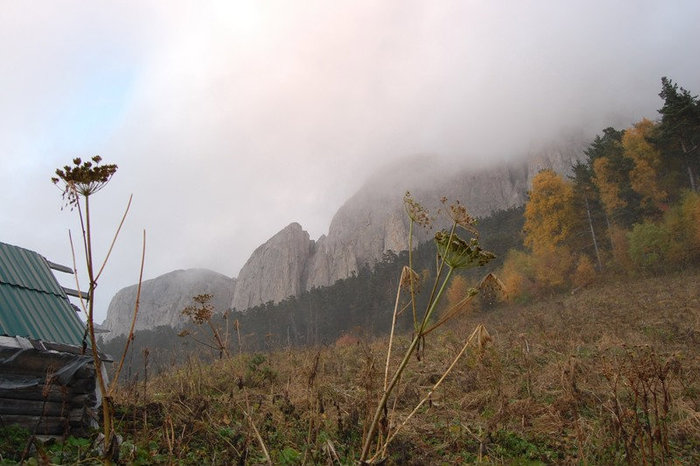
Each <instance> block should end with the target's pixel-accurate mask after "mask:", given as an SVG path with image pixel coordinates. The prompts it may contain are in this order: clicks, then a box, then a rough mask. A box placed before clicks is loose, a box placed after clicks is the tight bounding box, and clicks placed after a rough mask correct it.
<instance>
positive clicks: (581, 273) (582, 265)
mask: <svg viewBox="0 0 700 466" xmlns="http://www.w3.org/2000/svg"><path fill="white" fill-rule="evenodd" d="M595 277H596V270H595V267H593V262H592V261H591V259H590V257H588V256H586V255H585V254H581V256H579V258H578V264H576V270H574V276H573V277H572V281H573V282H574V285H576V286H586V285H588V284H589V283H591V282H593V280H595Z"/></svg>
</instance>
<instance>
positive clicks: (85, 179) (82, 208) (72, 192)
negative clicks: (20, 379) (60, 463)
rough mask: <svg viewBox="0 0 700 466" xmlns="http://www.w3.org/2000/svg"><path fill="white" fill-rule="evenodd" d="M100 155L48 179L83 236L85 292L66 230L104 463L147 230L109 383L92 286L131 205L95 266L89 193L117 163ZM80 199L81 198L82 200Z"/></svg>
mask: <svg viewBox="0 0 700 466" xmlns="http://www.w3.org/2000/svg"><path fill="white" fill-rule="evenodd" d="M101 163H102V157H100V156H99V155H95V156H94V157H92V158H91V159H90V160H86V161H83V160H82V159H81V158H79V157H76V158H74V159H73V165H65V166H64V167H63V168H62V169H61V168H59V169H57V170H56V171H55V175H56V176H54V177H52V178H51V182H52V183H53V184H55V185H56V186H59V188H60V189H61V191H62V194H61V197H62V198H63V200H64V202H65V205H66V206H69V207H70V209H71V210H74V209H75V210H77V211H78V217H79V219H80V228H81V233H82V240H83V249H84V256H85V265H86V269H87V276H88V290H87V295H84V294H82V293H81V292H80V283H79V280H78V273H77V265H76V261H75V248H74V246H73V240H72V236H71V235H70V231H69V238H70V244H71V251H72V252H73V269H74V272H75V280H76V287H77V289H78V292H79V293H78V295H79V296H80V298H79V299H80V305H81V307H82V309H83V311H84V312H85V315H86V332H85V338H86V339H87V340H89V342H88V341H84V342H83V347H84V348H85V347H87V346H88V345H89V347H90V350H91V353H92V359H93V363H94V365H95V373H96V378H97V383H98V388H99V390H100V393H101V397H102V414H103V417H102V423H103V429H104V431H103V434H104V449H103V451H104V455H103V461H104V463H105V464H110V463H111V461H112V458H113V457H114V456H116V455H117V452H118V448H117V445H116V441H115V439H116V436H115V435H114V414H113V409H112V396H113V394H114V390H115V388H116V386H117V381H118V379H119V374H120V372H121V370H122V367H123V365H124V359H125V357H126V353H127V351H128V349H129V344H130V343H131V340H132V339H133V334H134V325H135V323H136V316H137V314H138V308H139V299H140V294H141V280H142V277H143V264H144V258H145V251H146V232H145V231H144V232H143V248H142V252H141V271H140V274H139V281H138V286H137V292H136V302H135V303H134V311H133V314H132V320H131V328H130V331H129V337H128V338H127V340H126V344H125V347H124V351H123V353H122V357H121V359H120V360H119V364H118V366H117V369H116V371H115V373H114V376H113V379H112V381H111V383H109V382H108V381H107V378H106V377H105V376H104V375H103V372H102V368H103V366H102V359H101V356H100V354H99V351H98V348H97V341H96V339H95V324H94V303H95V289H96V288H97V283H98V280H99V278H100V276H101V275H102V272H103V271H104V268H105V266H106V265H107V261H108V260H109V256H110V254H111V253H112V249H113V248H114V244H115V243H116V240H117V237H118V236H119V232H120V231H121V228H122V226H123V225H124V220H125V219H126V215H127V213H128V212H129V207H130V206H131V199H132V197H131V196H130V197H129V202H128V203H127V206H126V209H125V210H124V214H123V215H122V218H121V221H120V222H119V226H118V227H117V229H116V231H115V233H114V236H113V238H112V242H111V244H110V246H109V249H108V251H107V253H106V254H105V258H104V260H103V261H102V264H101V265H100V267H99V269H98V268H97V267H96V266H95V262H94V254H93V247H92V243H93V238H92V224H91V218H90V215H91V208H90V198H91V196H92V195H94V194H95V193H97V192H98V191H100V190H101V189H102V188H104V187H105V186H106V185H107V183H109V181H110V180H111V179H112V176H113V175H114V174H115V173H116V171H117V165H114V164H105V165H102V164H101ZM81 201H82V202H81Z"/></svg>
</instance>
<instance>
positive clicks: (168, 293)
mask: <svg viewBox="0 0 700 466" xmlns="http://www.w3.org/2000/svg"><path fill="white" fill-rule="evenodd" d="M235 285H236V282H235V280H233V279H231V278H228V277H226V276H224V275H221V274H219V273H216V272H213V271H211V270H206V269H189V270H176V271H174V272H170V273H167V274H165V275H161V276H160V277H157V278H154V279H152V280H146V281H144V282H143V284H142V285H141V304H140V307H139V315H138V319H137V320H136V326H135V328H136V330H142V329H150V328H153V327H157V326H159V325H169V326H171V327H178V326H179V325H181V324H182V323H184V322H185V318H184V317H183V316H182V314H181V312H182V310H183V309H184V308H185V307H186V306H189V305H190V304H192V297H193V296H196V295H199V294H204V293H208V294H211V295H212V301H211V303H212V304H213V305H214V309H216V310H217V311H225V310H227V309H228V308H229V305H230V304H231V299H232V297H233V293H234V291H235ZM135 301H136V285H133V286H130V287H127V288H124V289H122V290H120V291H119V292H118V293H117V294H116V295H114V297H113V298H112V300H111V302H110V303H109V308H108V310H107V318H106V319H105V321H104V323H103V324H102V326H103V327H104V328H106V329H107V330H109V331H110V333H108V334H106V335H105V337H106V338H107V339H110V338H114V337H117V336H120V335H125V334H127V333H128V332H129V327H130V326H131V316H132V313H133V310H134V302H135Z"/></svg>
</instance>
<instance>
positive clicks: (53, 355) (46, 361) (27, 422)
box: [0, 346, 100, 435]
mask: <svg viewBox="0 0 700 466" xmlns="http://www.w3.org/2000/svg"><path fill="white" fill-rule="evenodd" d="M99 399H100V398H99V396H97V393H96V380H95V368H94V363H93V362H92V358H91V357H89V356H86V355H81V354H72V353H68V352H60V351H55V350H41V349H36V348H10V347H3V346H0V425H4V426H5V425H11V424H16V425H21V426H23V427H25V428H27V429H28V430H29V431H30V432H32V433H33V434H35V435H68V434H72V435H83V434H85V433H87V431H89V430H90V429H91V428H94V427H96V426H97V419H98V417H97V408H98V406H99V405H98V400H99Z"/></svg>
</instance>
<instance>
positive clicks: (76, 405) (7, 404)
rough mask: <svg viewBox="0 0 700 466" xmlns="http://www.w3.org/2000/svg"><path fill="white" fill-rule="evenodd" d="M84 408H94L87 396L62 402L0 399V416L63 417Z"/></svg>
mask: <svg viewBox="0 0 700 466" xmlns="http://www.w3.org/2000/svg"><path fill="white" fill-rule="evenodd" d="M85 406H94V405H93V404H90V399H89V398H88V396H87V395H79V396H77V397H74V398H71V399H68V400H66V401H65V402H62V401H48V400H47V401H37V400H17V399H15V400H8V399H3V398H0V415H5V414H12V415H14V414H18V415H20V414H24V415H27V416H41V415H44V416H65V415H67V413H69V412H71V411H75V410H76V409H77V410H81V409H82V408H83V407H85Z"/></svg>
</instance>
